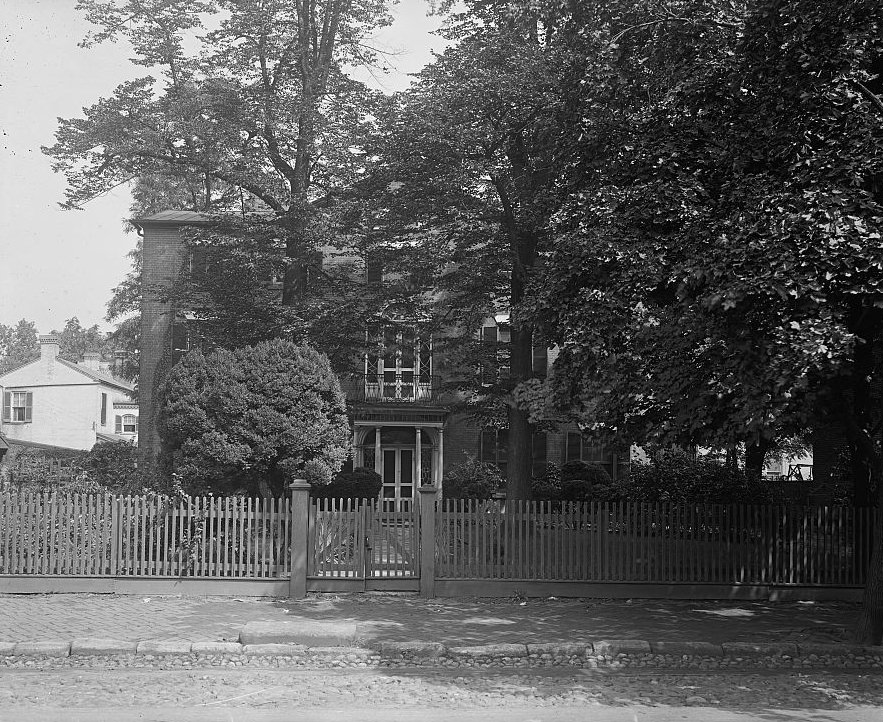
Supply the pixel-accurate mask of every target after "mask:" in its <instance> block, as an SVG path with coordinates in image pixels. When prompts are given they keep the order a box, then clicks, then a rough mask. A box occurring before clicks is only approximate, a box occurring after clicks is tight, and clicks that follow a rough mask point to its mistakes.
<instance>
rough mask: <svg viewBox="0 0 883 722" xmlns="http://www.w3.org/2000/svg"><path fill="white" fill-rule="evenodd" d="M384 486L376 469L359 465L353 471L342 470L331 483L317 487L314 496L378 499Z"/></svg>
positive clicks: (320, 497) (318, 497) (323, 497)
mask: <svg viewBox="0 0 883 722" xmlns="http://www.w3.org/2000/svg"><path fill="white" fill-rule="evenodd" d="M382 487H383V479H382V478H381V477H380V474H378V473H377V472H376V471H374V469H369V468H368V467H366V466H357V467H356V468H355V469H353V470H352V471H341V472H339V473H338V474H337V476H335V477H334V480H333V481H332V482H331V483H330V484H326V485H325V486H320V487H317V488H316V489H314V490H313V491H312V496H313V497H314V498H317V499H376V498H377V497H378V496H379V495H380V489H381V488H382Z"/></svg>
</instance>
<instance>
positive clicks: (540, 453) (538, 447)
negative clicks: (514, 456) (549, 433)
mask: <svg viewBox="0 0 883 722" xmlns="http://www.w3.org/2000/svg"><path fill="white" fill-rule="evenodd" d="M531 445H532V446H533V474H534V476H539V475H540V474H544V473H545V471H546V432H545V431H535V432H534V433H533V436H532V437H531Z"/></svg>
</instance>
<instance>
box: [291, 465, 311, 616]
mask: <svg viewBox="0 0 883 722" xmlns="http://www.w3.org/2000/svg"><path fill="white" fill-rule="evenodd" d="M288 488H289V490H290V491H291V539H290V542H291V578H290V580H289V582H288V596H289V597H292V598H294V599H302V598H303V597H305V596H306V595H307V560H308V558H309V557H308V554H309V544H310V538H309V529H310V484H309V482H308V481H307V480H306V479H295V480H294V481H292V482H291V483H290V484H289V485H288Z"/></svg>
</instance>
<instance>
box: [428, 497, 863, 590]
mask: <svg viewBox="0 0 883 722" xmlns="http://www.w3.org/2000/svg"><path fill="white" fill-rule="evenodd" d="M873 523H874V512H873V510H872V509H867V508H864V509H862V508H859V509H856V508H848V507H792V506H784V505H781V506H761V505H717V504H709V505H698V504H697V505H674V504H662V503H657V504H641V503H552V502H541V501H540V502H525V501H512V502H509V503H508V504H506V505H505V508H503V507H501V506H500V505H498V504H497V503H496V502H486V501H477V500H452V501H446V502H442V503H441V504H440V511H439V521H438V524H437V526H436V559H437V564H436V577H438V578H447V579H525V580H549V581H589V582H648V583H684V582H686V583H694V584H701V583H715V584H775V585H813V586H826V585H828V586H837V585H840V586H861V585H863V584H864V581H865V570H866V569H867V566H868V562H869V560H870V554H871V541H872V538H873Z"/></svg>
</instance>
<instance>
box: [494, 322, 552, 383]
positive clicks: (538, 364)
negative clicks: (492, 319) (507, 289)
mask: <svg viewBox="0 0 883 722" xmlns="http://www.w3.org/2000/svg"><path fill="white" fill-rule="evenodd" d="M481 340H482V346H483V349H482V368H481V382H482V383H483V384H493V383H497V382H499V381H501V380H504V379H508V378H509V375H510V373H511V365H510V351H509V344H510V343H511V341H512V331H511V329H510V327H509V323H508V321H497V322H496V323H494V324H488V325H485V326H483V327H482V329H481ZM548 365H549V350H548V349H547V348H546V346H544V345H538V346H534V347H533V350H532V368H533V372H534V374H536V375H537V376H540V377H543V378H544V377H545V376H546V369H547V368H548Z"/></svg>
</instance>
